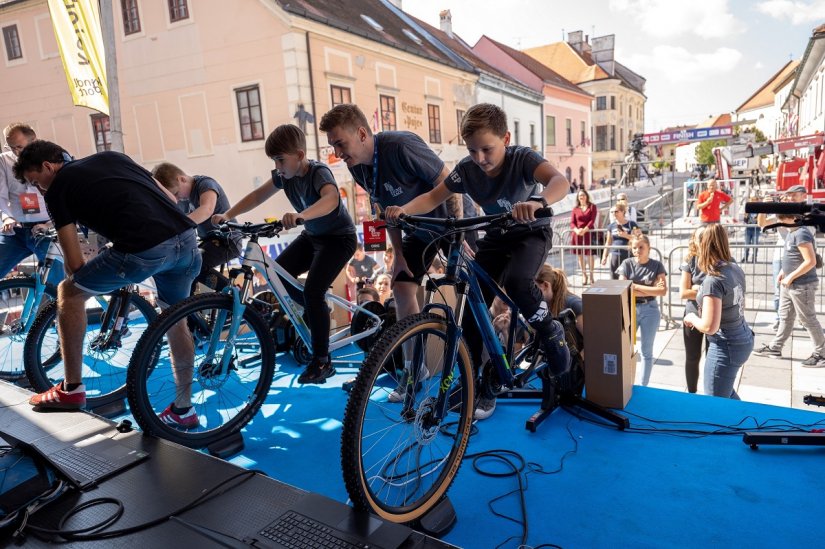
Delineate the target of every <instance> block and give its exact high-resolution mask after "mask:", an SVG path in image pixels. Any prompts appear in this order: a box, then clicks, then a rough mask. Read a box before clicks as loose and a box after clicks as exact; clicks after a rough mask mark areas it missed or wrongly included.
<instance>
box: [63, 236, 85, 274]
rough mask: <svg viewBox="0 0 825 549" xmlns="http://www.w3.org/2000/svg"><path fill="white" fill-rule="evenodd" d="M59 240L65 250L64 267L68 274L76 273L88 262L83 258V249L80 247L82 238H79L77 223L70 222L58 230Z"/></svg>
mask: <svg viewBox="0 0 825 549" xmlns="http://www.w3.org/2000/svg"><path fill="white" fill-rule="evenodd" d="M57 241H58V242H60V249H61V250H62V251H63V267H64V269H65V270H66V273H67V274H74V273H76V272H77V271H79V270H80V268H81V267H83V265H85V264H86V262H85V261H84V260H83V251H82V250H81V249H80V239H78V238H77V225H75V224H74V223H69V224H68V225H64V226H62V227H60V228H59V229H58V230H57Z"/></svg>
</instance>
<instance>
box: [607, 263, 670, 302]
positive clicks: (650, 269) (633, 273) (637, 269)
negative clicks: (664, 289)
mask: <svg viewBox="0 0 825 549" xmlns="http://www.w3.org/2000/svg"><path fill="white" fill-rule="evenodd" d="M616 274H618V275H619V276H623V277H625V278H626V279H627V280H632V281H633V282H634V283H635V284H641V285H643V286H653V285H655V284H656V279H657V278H658V277H659V275H666V274H667V271H666V270H665V266H664V265H662V263H661V262H660V261H657V260H655V259H648V260H647V263H644V264H642V263H639V262H638V261H637V260H636V258H635V257H629V258H627V259H625V260H624V261H622V263H621V265H619V268H618V269H616ZM645 297H649V296H643V297H642V299H644V298H645Z"/></svg>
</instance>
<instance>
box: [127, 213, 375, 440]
mask: <svg viewBox="0 0 825 549" xmlns="http://www.w3.org/2000/svg"><path fill="white" fill-rule="evenodd" d="M225 227H226V228H227V229H229V230H236V231H239V232H240V233H242V234H243V235H244V236H245V237H248V238H249V240H248V242H247V244H246V247H245V249H244V253H243V255H242V262H241V267H240V268H237V269H232V270H231V271H230V277H229V278H230V279H233V280H234V279H237V278H238V277H242V281H241V283H240V285H239V286H237V285H229V286H227V287H225V288H223V289H222V290H220V291H217V292H211V293H205V294H199V295H196V296H192V297H190V298H187V299H185V300H184V301H182V302H180V303H178V304H177V305H175V306H173V307H170V308H169V309H167V310H166V311H164V312H163V313H161V314H160V315H159V316H158V317H157V319H155V321H154V322H153V323H152V325H151V326H149V328H148V329H147V330H146V332H145V333H144V334H143V337H141V340H140V342H139V343H138V345H137V347H136V349H135V352H134V354H133V355H132V360H131V362H130V364H129V370H128V375H127V388H128V391H127V393H128V399H129V405H130V408H131V411H132V414H133V415H134V417H135V419H136V420H137V422H138V424H139V425H140V427H141V429H143V431H144V432H146V433H150V434H152V435H156V436H160V437H162V438H166V439H168V440H171V441H174V442H177V443H179V444H183V445H186V446H189V447H193V448H201V447H209V446H212V445H215V444H220V443H221V441H222V440H225V439H228V438H230V437H233V436H235V435H237V434H238V432H239V431H240V430H241V428H243V426H244V425H246V424H247V423H248V422H249V421H250V420H251V419H252V418H253V417H254V416H255V414H256V413H257V411H258V409H259V408H260V406H261V404H262V403H263V401H264V399H265V398H266V396H267V394H268V393H269V388H270V386H271V384H272V378H273V375H274V369H275V344H274V341H273V338H272V336H271V333H270V325H269V323H268V322H267V320H266V318H265V316H264V315H263V314H262V312H265V311H268V310H270V309H269V308H270V307H271V306H272V305H273V303H272V302H271V297H272V296H274V300H275V301H276V302H277V303H278V304H279V305H280V312H281V313H283V314H286V315H287V317H288V319H289V321H290V323H291V324H292V326H293V327H294V329H295V332H296V336H297V339H298V341H300V342H301V344H302V345H303V346H304V347H305V348H306V349H307V350H308V349H311V348H312V341H311V336H310V332H309V327H308V326H307V323H306V321H305V320H304V314H303V307H302V306H301V305H300V304H299V303H298V302H297V301H296V299H294V298H293V296H292V295H290V292H288V291H287V286H286V285H287V284H289V285H291V286H292V287H293V288H294V290H293V294H295V293H300V292H301V291H302V289H303V286H302V285H301V283H300V282H299V281H298V280H296V279H295V278H294V277H292V276H290V274H289V273H287V272H286V271H285V270H284V269H283V267H281V266H280V265H278V264H277V263H276V262H275V261H273V260H272V259H271V258H269V257H268V256H267V255H266V254H265V253H264V251H263V248H262V246H261V245H260V244H259V243H258V241H259V239H260V238H271V237H275V236H277V235H279V234H280V233H281V231H282V230H283V225H282V224H281V223H280V222H277V221H275V222H270V223H261V224H254V225H253V224H251V223H246V224H237V223H227V224H226V225H225ZM256 271H257V272H259V273H261V274H262V275H263V277H264V279H265V281H266V284H267V287H268V288H269V291H270V292H271V295H270V298H268V299H267V300H265V301H264V300H261V299H259V298H257V297H256V296H253V295H252V289H253V280H254V276H255V272H256ZM326 299H327V302H328V303H332V304H333V305H334V306H337V307H340V308H343V309H344V310H345V311H347V312H349V313H351V314H353V315H354V317H355V316H356V315H357V316H358V317H360V318H362V319H366V322H363V323H362V324H363V325H364V329H363V331H361V332H360V333H357V334H356V333H352V332H351V331H350V328H349V326H347V327H342V328H338V329H336V330H335V331H334V332H333V333H332V334H331V335H330V347H329V348H330V353H331V355H332V357H333V361H336V360H340V358H341V357H340V353H339V355H335V354H334V353H335V352H336V351H338V350H342V349H344V348H345V347H347V346H348V345H349V344H350V343H355V342H357V341H360V340H362V339H364V338H368V337H372V336H374V335H375V334H376V333H377V332H378V331H379V330H380V329H381V326H382V319H381V317H380V316H379V315H377V314H375V313H373V312H371V311H370V310H368V309H367V308H365V307H361V306H358V305H355V304H353V303H350V302H349V301H347V300H345V299H343V298H341V297H338V296H336V295H334V294H332V293H327V295H326ZM183 320H185V321H186V322H187V324H188V326H189V330H190V332H191V334H192V343H193V346H194V350H195V355H194V363H193V364H191V365H184V366H179V365H175V364H173V361H172V356H171V353H170V352H169V345H168V342H167V341H168V338H167V332H168V331H169V329H170V328H172V327H173V326H175V325H176V324H177V323H178V322H180V321H183ZM353 323H355V318H354V320H353ZM307 352H308V351H307ZM345 352H347V351H345ZM347 362H351V361H349V360H348V361H347ZM186 367H189V368H191V369H192V385H191V394H192V405H193V407H194V409H195V412H196V413H197V417H198V424H197V425H196V426H195V427H189V428H184V427H181V426H177V425H172V424H169V423H165V422H164V421H163V420H162V419H161V418H160V417H159V415H160V414H161V413H162V412H163V410H164V409H165V408H166V407H167V406H168V405H169V403H170V402H173V401H174V400H175V398H176V397H177V396H178V394H179V393H178V392H177V391H180V390H182V389H189V387H186V388H181V387H178V386H177V385H176V384H175V383H174V379H175V376H176V374H179V373H180V370H181V368H186ZM210 451H211V449H210Z"/></svg>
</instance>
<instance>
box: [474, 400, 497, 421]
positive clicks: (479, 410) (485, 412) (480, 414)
mask: <svg viewBox="0 0 825 549" xmlns="http://www.w3.org/2000/svg"><path fill="white" fill-rule="evenodd" d="M495 411H496V399H495V397H493V398H484V397H481V398H479V399H478V406H476V411H475V412H474V413H473V418H475V419H477V420H479V421H480V420H482V419H487V418H488V417H490V416H491V415H493V412H495Z"/></svg>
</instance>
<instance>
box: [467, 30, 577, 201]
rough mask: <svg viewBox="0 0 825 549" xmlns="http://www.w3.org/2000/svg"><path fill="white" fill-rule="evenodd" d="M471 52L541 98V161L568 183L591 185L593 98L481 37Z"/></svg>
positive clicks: (522, 55)
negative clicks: (541, 95)
mask: <svg viewBox="0 0 825 549" xmlns="http://www.w3.org/2000/svg"><path fill="white" fill-rule="evenodd" d="M473 51H474V52H475V53H476V54H477V55H478V56H479V57H481V58H483V59H484V60H485V61H486V62H487V63H489V64H490V65H492V66H493V67H495V68H497V69H498V70H500V71H502V72H504V73H506V74H508V75H510V76H512V77H513V78H515V79H516V80H518V81H520V82H523V83H524V84H525V85H527V86H529V87H530V88H531V89H534V90H536V91H538V92H540V93H542V94H543V95H544V120H543V123H544V124H543V125H544V132H543V133H544V157H545V158H546V159H547V160H548V161H550V163H552V164H553V165H554V166H555V167H556V168H557V169H558V170H559V171H561V172H562V173H564V174H565V175H566V176H567V179H568V180H569V181H571V182H572V181H573V180H576V181H577V182H579V183H581V182H584V183H585V184H587V185H588V186H589V185H590V184H591V183H592V181H593V178H592V174H593V171H592V166H591V165H592V158H591V157H592V152H591V151H592V148H591V144H590V113H591V103H592V100H593V96H591V95H590V94H589V93H587V92H586V91H584V90H582V89H581V88H579V87H578V86H576V85H575V84H573V83H572V82H570V81H569V80H567V79H565V78H564V77H562V76H560V75H559V74H558V73H556V72H555V71H553V70H552V69H551V68H549V67H547V66H545V65H543V64H541V63H540V62H538V61H536V60H535V59H533V58H532V57H530V56H529V55H527V54H525V53H523V52H520V51H518V50H515V49H513V48H511V47H509V46H506V45H504V44H501V43H500V42H496V41H495V40H493V39H491V38H489V37H487V36H482V37H481V38H480V39H479V41H478V42H477V43H476V45H475V46H473Z"/></svg>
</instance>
